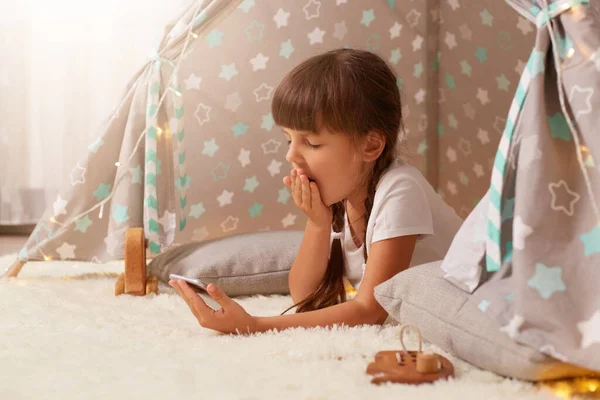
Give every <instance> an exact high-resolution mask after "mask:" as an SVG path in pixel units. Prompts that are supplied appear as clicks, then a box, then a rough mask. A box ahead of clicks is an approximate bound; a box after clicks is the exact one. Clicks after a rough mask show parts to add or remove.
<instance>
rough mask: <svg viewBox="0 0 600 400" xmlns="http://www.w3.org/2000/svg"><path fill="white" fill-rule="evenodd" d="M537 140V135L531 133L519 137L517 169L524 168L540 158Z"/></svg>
mask: <svg viewBox="0 0 600 400" xmlns="http://www.w3.org/2000/svg"><path fill="white" fill-rule="evenodd" d="M539 140H540V139H539V137H538V136H537V135H532V136H528V137H526V138H523V139H521V146H520V148H521V151H520V152H519V154H520V157H519V169H523V170H525V169H526V168H527V167H528V166H529V165H530V164H531V163H532V162H534V161H536V160H539V159H541V158H542V151H541V150H540V147H539ZM513 168H514V165H513Z"/></svg>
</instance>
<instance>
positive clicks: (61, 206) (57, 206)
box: [52, 195, 68, 217]
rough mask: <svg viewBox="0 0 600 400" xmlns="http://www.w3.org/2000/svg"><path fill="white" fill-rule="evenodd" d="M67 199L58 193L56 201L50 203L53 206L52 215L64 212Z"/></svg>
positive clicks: (65, 211)
mask: <svg viewBox="0 0 600 400" xmlns="http://www.w3.org/2000/svg"><path fill="white" fill-rule="evenodd" d="M67 203H68V201H66V200H64V199H63V198H62V197H60V195H58V197H57V198H56V201H55V202H54V203H53V204H52V206H53V207H54V216H56V217H57V216H59V215H62V214H66V213H67V210H66V209H65V207H66V206H67Z"/></svg>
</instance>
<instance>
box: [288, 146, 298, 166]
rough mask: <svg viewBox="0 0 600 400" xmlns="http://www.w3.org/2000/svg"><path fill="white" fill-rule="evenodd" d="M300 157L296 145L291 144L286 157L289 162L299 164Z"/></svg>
mask: <svg viewBox="0 0 600 400" xmlns="http://www.w3.org/2000/svg"><path fill="white" fill-rule="evenodd" d="M300 158H301V157H300V154H299V153H298V151H297V150H296V147H295V146H294V145H293V144H290V147H289V148H288V151H287V153H286V154H285V159H286V160H287V162H289V163H290V164H294V165H297V164H299V163H298V161H299V160H300Z"/></svg>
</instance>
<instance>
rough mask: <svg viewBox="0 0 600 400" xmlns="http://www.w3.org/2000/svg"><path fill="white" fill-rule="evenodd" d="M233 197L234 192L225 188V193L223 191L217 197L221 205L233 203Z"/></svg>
mask: <svg viewBox="0 0 600 400" xmlns="http://www.w3.org/2000/svg"><path fill="white" fill-rule="evenodd" d="M232 198H233V192H229V191H227V190H223V193H221V195H220V196H219V197H217V201H218V202H219V206H221V207H223V206H226V205H228V204H231V199H232Z"/></svg>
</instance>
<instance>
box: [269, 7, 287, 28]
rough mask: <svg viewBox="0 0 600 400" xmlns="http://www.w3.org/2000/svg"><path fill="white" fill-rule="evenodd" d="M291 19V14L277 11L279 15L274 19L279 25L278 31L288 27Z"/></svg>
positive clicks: (281, 10)
mask: <svg viewBox="0 0 600 400" xmlns="http://www.w3.org/2000/svg"><path fill="white" fill-rule="evenodd" d="M289 17H290V13H289V12H287V11H284V10H283V9H282V8H280V9H279V10H278V11H277V14H275V16H274V17H273V20H274V21H275V23H276V24H277V29H279V28H281V27H282V26H287V25H288V18H289Z"/></svg>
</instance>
